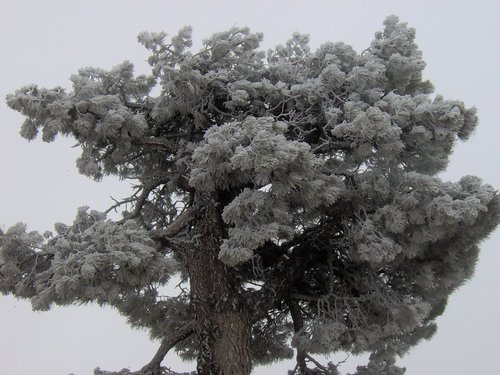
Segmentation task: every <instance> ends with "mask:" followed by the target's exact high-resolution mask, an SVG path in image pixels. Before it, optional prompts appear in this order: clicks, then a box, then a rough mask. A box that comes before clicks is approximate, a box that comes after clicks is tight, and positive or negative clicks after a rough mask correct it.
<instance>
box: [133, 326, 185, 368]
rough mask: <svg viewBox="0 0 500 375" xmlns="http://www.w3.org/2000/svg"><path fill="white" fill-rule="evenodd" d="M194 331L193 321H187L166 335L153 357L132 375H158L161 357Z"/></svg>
mask: <svg viewBox="0 0 500 375" xmlns="http://www.w3.org/2000/svg"><path fill="white" fill-rule="evenodd" d="M193 333H194V325H193V323H189V324H188V325H186V326H185V327H184V328H182V329H181V330H180V331H178V332H176V333H175V334H174V335H173V336H170V337H166V338H164V339H163V340H162V342H161V345H160V347H159V348H158V351H157V352H156V354H155V355H154V357H153V359H151V361H150V362H149V363H148V364H147V365H146V366H144V367H143V368H141V369H140V370H139V371H136V372H135V373H133V374H134V375H160V364H161V361H163V358H165V356H166V355H167V353H168V352H169V350H170V349H172V348H173V347H174V346H175V345H177V344H178V343H179V342H181V341H183V340H185V339H187V338H188V337H189V336H191V335H192V334H193Z"/></svg>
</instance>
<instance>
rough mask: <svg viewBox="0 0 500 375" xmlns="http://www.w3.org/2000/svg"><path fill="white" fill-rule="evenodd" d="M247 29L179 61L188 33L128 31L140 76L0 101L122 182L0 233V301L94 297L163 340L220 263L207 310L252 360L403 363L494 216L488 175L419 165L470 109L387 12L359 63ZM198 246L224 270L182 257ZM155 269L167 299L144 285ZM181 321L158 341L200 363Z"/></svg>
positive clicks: (462, 134)
mask: <svg viewBox="0 0 500 375" xmlns="http://www.w3.org/2000/svg"><path fill="white" fill-rule="evenodd" d="M262 38H263V36H262V35H261V34H254V33H251V32H250V31H249V30H248V29H247V28H232V29H230V30H229V31H227V32H222V33H218V34H215V35H213V36H212V37H210V38H208V39H206V40H205V41H204V45H203V47H202V49H201V50H200V51H199V52H197V53H193V52H192V51H191V50H190V47H191V45H192V41H191V29H190V28H184V29H182V30H181V31H180V32H179V33H178V34H177V35H175V36H173V37H172V38H170V39H168V37H167V35H166V34H165V33H148V32H145V33H142V34H141V35H140V36H139V38H138V39H139V42H140V43H141V44H143V45H144V46H145V47H146V48H147V49H148V50H149V51H150V57H149V60H148V61H149V63H150V65H151V74H150V75H140V76H135V75H134V73H133V66H132V64H131V63H130V62H124V63H122V64H120V65H118V66H116V67H115V68H113V69H112V70H110V71H105V70H102V69H96V68H85V69H82V70H80V71H79V72H78V74H76V75H74V76H72V77H71V81H72V83H73V89H72V91H70V92H66V91H65V90H64V89H62V88H59V87H56V88H54V89H45V88H39V87H37V86H36V85H30V86H26V87H24V88H22V89H20V90H18V91H17V92H16V93H14V94H12V95H9V96H8V97H7V103H8V105H9V106H10V107H11V108H13V109H15V110H17V111H19V112H21V113H22V114H23V115H25V116H26V121H25V122H24V123H23V125H22V127H21V135H22V136H23V137H24V138H26V139H28V140H32V139H34V138H36V137H37V135H38V133H39V131H41V133H42V139H43V141H46V142H51V141H53V140H54V139H55V138H56V136H57V135H58V134H62V135H64V136H71V137H73V138H75V139H76V140H77V142H78V144H79V145H80V146H81V149H82V154H81V156H80V158H79V159H78V160H77V167H78V170H79V171H80V172H81V173H82V174H84V175H87V176H89V177H91V178H94V179H97V180H99V179H100V178H102V177H103V176H104V175H107V174H113V175H117V176H119V177H120V178H122V179H130V180H133V181H134V184H135V186H136V190H135V192H134V194H133V195H132V196H131V197H129V198H127V199H124V200H123V201H122V202H117V204H116V205H115V206H113V207H112V209H116V210H120V209H122V211H123V215H124V218H123V220H120V221H118V222H113V221H110V220H106V218H105V215H104V214H101V213H97V212H94V211H90V212H89V211H88V210H87V209H80V210H79V211H78V215H77V219H76V220H75V222H74V223H73V225H71V226H65V225H62V224H57V225H56V234H55V235H53V234H51V233H46V234H45V235H40V234H39V233H36V232H28V231H27V229H26V227H25V226H24V225H22V224H17V225H15V226H13V227H12V228H10V229H8V230H7V231H6V232H5V233H2V234H1V243H0V290H1V292H2V293H11V294H14V295H16V296H19V297H23V298H28V299H30V300H31V301H32V303H33V306H34V308H35V309H48V308H50V306H51V304H54V303H56V304H70V303H86V302H92V301H95V302H98V303H101V304H110V305H112V306H115V307H116V308H117V309H118V311H120V312H121V313H122V314H124V315H125V316H127V318H128V319H129V321H130V323H131V324H132V325H133V326H136V327H145V328H148V329H149V330H150V332H151V334H152V336H153V337H157V338H165V339H168V338H169V337H170V336H169V335H171V333H172V332H173V331H179V330H181V331H182V329H183V327H185V325H186V324H188V323H189V322H190V321H191V320H193V319H195V321H196V319H199V316H198V315H197V314H193V311H197V309H198V307H197V306H199V304H200V303H201V302H200V301H201V300H203V301H210V298H212V297H211V296H204V297H203V298H205V299H203V298H201V297H200V295H199V293H201V291H202V290H205V289H203V285H201V287H200V284H197V282H196V281H195V282H194V283H193V281H192V280H193V278H195V276H199V273H204V272H208V273H210V272H220V274H217V277H220V280H222V281H224V282H226V281H227V283H228V284H229V285H230V288H229V289H227V290H228V293H230V295H227V296H223V297H224V298H222V300H221V301H215V302H213V303H212V302H210V303H212V304H211V305H210V304H208V305H207V306H212V305H213V308H214V309H215V310H214V311H217V312H220V313H221V314H222V312H227V311H231V314H235V312H236V311H237V312H238V313H242V314H245V319H246V320H245V321H246V322H247V324H248V325H249V327H247V328H248V331H249V332H251V334H249V335H248V337H249V338H248V341H249V342H250V347H251V350H249V351H250V352H251V355H252V361H253V363H270V362H273V361H276V360H280V359H283V358H288V357H290V356H291V355H292V347H293V348H295V350H296V351H297V362H298V363H297V367H296V369H295V370H293V373H296V374H306V373H313V372H307V371H308V370H307V368H306V367H307V363H309V364H310V363H313V364H314V365H315V366H316V370H314V371H317V372H314V373H319V374H338V373H339V372H338V369H337V366H335V365H333V364H329V365H327V366H321V365H320V364H319V363H317V362H316V361H314V360H313V359H312V357H310V353H324V354H326V353H332V352H336V351H347V352H352V353H363V352H369V353H372V354H371V359H370V363H369V364H368V365H367V366H360V367H359V368H358V371H357V373H356V374H357V375H368V374H370V375H371V374H387V375H388V374H393V375H399V374H402V373H403V372H404V370H402V369H400V368H398V367H397V366H396V365H395V362H394V358H395V356H396V355H401V354H403V353H405V352H406V351H407V350H409V349H410V348H411V347H412V346H414V345H416V344H417V343H418V342H419V341H420V340H422V339H427V338H429V337H431V335H432V334H433V332H434V331H435V323H434V320H435V318H436V317H437V316H439V315H440V314H441V313H442V312H443V311H444V308H445V305H446V301H447V298H448V296H449V295H450V293H451V292H453V291H454V290H455V289H456V288H457V287H458V286H460V285H461V284H462V283H463V282H464V281H466V280H467V279H468V278H469V277H471V275H472V274H473V272H474V264H475V261H476V260H477V257H478V252H479V247H478V244H479V242H480V241H481V240H482V239H484V238H485V237H486V236H487V235H488V234H489V233H490V232H491V231H492V230H493V229H494V228H495V227H496V225H497V224H498V222H499V220H500V200H499V198H498V195H497V194H496V191H495V190H494V189H493V188H492V187H491V186H489V185H487V184H483V183H482V182H481V180H480V179H479V178H476V177H471V176H467V177H464V178H462V179H461V180H460V181H459V182H457V183H448V182H442V181H441V180H440V179H439V178H438V177H437V176H436V175H437V173H439V172H441V171H443V170H444V169H445V167H446V165H447V163H448V158H449V155H450V153H451V152H452V150H453V146H454V144H455V142H456V141H457V139H461V140H467V139H468V137H469V136H470V135H471V133H472V132H473V131H474V128H475V126H476V124H477V117H476V112H475V109H474V108H468V107H466V106H465V105H464V103H462V102H460V101H455V100H446V99H444V98H443V97H441V96H433V95H432V92H433V87H432V84H431V83H430V82H428V81H423V79H422V71H423V69H424V67H425V63H424V62H423V60H422V53H421V52H420V50H419V49H418V47H417V45H416V44H415V30H414V29H412V28H410V27H408V26H407V25H406V24H405V23H400V22H399V21H398V19H397V18H396V17H394V16H391V17H388V18H387V19H386V21H385V28H384V30H383V31H382V32H379V33H377V34H376V35H375V40H374V41H373V42H372V44H371V45H370V46H369V47H368V48H367V49H366V50H365V51H364V52H363V53H361V54H358V53H357V52H356V51H354V50H353V49H352V48H351V47H350V46H348V45H346V44H344V43H341V42H339V43H332V42H327V43H325V44H323V45H322V46H320V47H319V48H318V49H317V50H316V51H311V49H310V48H309V46H308V40H309V38H308V37H307V36H306V35H301V34H294V35H293V36H292V38H291V39H290V40H289V41H288V42H286V43H285V44H284V45H280V46H277V47H276V48H274V49H272V50H269V51H267V53H265V52H263V51H261V50H259V44H260V42H261V40H262ZM154 87H157V88H159V91H160V93H159V95H158V96H152V95H151V91H152V89H153V88H154ZM207 202H208V203H211V204H212V206H213V207H216V215H215V216H213V214H211V215H212V216H211V217H210V218H209V217H208V216H204V215H208V214H206V213H207V212H209V211H210V210H208V209H207V208H206V207H208V206H209V205H208V203H207ZM210 212H212V211H210ZM200 228H201V229H200ZM207 228H208V229H207ZM200 233H205V235H206V236H208V235H210V236H215V239H214V241H212V242H210V241H208V240H211V239H208V240H207V239H204V238H200V236H201V234H200ZM206 240H207V241H208V242H207V241H206ZM204 243H209V245H207V246H204V245H203V244H204ZM213 243H215V244H217V248H216V254H215V257H214V258H215V259H217V258H218V260H217V262H223V264H224V267H222V268H217V267H216V268H214V269H206V270H205V269H203V268H199V267H203V266H204V265H205V266H206V267H208V266H209V263H206V264H202V263H200V264H198V263H197V261H196V259H197V258H199V259H204V260H210V259H211V258H205V252H208V251H209V250H210V249H211V247H210V246H212V244H213ZM212 266H213V264H212ZM196 267H198V268H196ZM217 270H223V271H217ZM193 272H197V273H198V274H193ZM174 274H177V275H178V276H179V277H180V279H181V284H180V285H181V292H180V295H179V296H160V295H159V293H160V292H159V289H158V288H159V287H160V286H162V285H164V284H165V283H166V282H167V281H168V280H169V278H170V277H171V276H172V275H174ZM212 276H213V275H212ZM212 276H211V277H212ZM222 281H221V283H222ZM188 282H191V287H194V288H199V290H198V289H197V290H196V292H192V291H190V290H189V287H188V286H187V285H186V284H187V283H188ZM219 286H220V285H219V283H215V284H214V285H213V288H214V290H215V288H218V287H219ZM199 298H201V300H200V299H199ZM210 324H212V323H210ZM218 324H219V323H218ZM197 327H198V328H196V329H198V331H197V336H196V337H195V338H193V337H189V335H187V334H181V335H179V336H175V337H180V339H179V340H178V341H177V342H175V345H177V350H178V351H179V353H180V354H181V355H183V356H184V357H186V358H192V357H193V356H196V355H198V356H199V358H201V357H200V356H203V355H208V354H206V353H207V350H206V345H207V344H206V342H202V343H200V342H197V341H196V340H198V339H199V338H200V337H202V336H203V335H202V333H200V332H199V330H200V329H201V328H199V327H201V326H200V325H199V326H197ZM182 332H190V331H189V330H185V331H182ZM203 337H205V336H203ZM221 337H224V334H221ZM245 337H246V336H245ZM167 341H168V340H167ZM168 342H170V341H168ZM290 343H291V344H290ZM200 345H201V346H200ZM204 345H205V346H204ZM200 348H202V349H200ZM155 358H156V357H155ZM203 358H205V357H203ZM207 358H208V357H207ZM210 358H212V357H210ZM205 359H206V358H205ZM205 359H204V360H205ZM155 363H156V362H155ZM199 363H201V362H199ZM157 365H158V366H159V363H157ZM200 366H201V365H200ZM200 368H201V367H200ZM311 371H312V370H311Z"/></svg>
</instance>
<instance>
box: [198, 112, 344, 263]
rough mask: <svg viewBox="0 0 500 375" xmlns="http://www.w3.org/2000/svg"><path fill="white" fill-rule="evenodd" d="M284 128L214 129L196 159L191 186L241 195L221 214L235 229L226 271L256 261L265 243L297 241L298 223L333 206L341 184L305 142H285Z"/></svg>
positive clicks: (264, 122) (225, 254)
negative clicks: (237, 265)
mask: <svg viewBox="0 0 500 375" xmlns="http://www.w3.org/2000/svg"><path fill="white" fill-rule="evenodd" d="M286 129H287V127H286V124H284V123H282V122H276V121H274V120H273V119H272V118H270V117H264V118H254V117H248V118H246V119H245V120H244V121H243V122H241V123H239V122H236V123H231V124H226V125H222V126H219V127H212V128H211V129H209V130H208V131H207V132H206V133H205V137H204V138H205V142H204V143H202V145H201V146H200V147H198V148H197V149H195V151H194V153H193V162H194V168H193V170H192V172H191V179H190V184H191V185H193V186H194V187H195V188H196V189H198V190H202V191H214V190H217V189H219V190H230V189H242V188H243V191H242V192H241V193H240V194H239V195H237V196H236V197H235V198H234V199H233V200H232V202H231V203H229V204H228V205H227V206H226V207H225V208H224V212H223V214H222V218H223V219H224V221H225V222H226V223H227V224H229V225H231V227H230V228H229V238H228V239H226V240H224V242H223V244H222V246H221V251H220V254H219V257H220V259H221V260H223V261H224V262H225V263H226V264H228V265H236V264H239V263H242V262H245V261H247V260H249V259H251V258H252V256H253V251H254V250H255V249H257V248H259V247H260V246H262V245H263V244H264V243H265V242H267V241H271V240H274V241H280V240H286V239H291V238H293V235H294V233H295V228H294V227H295V225H296V223H297V221H299V220H302V221H304V222H307V221H312V220H314V219H316V218H317V215H318V214H317V213H315V212H314V211H313V210H314V209H317V208H318V207H320V206H330V205H332V204H333V203H334V202H335V201H336V200H337V199H338V197H339V196H340V195H341V193H342V191H343V183H342V181H341V180H340V179H339V178H338V177H336V176H334V175H330V174H328V173H327V169H326V166H325V163H324V161H323V160H321V159H320V158H318V157H316V156H315V155H314V154H313V153H312V152H311V150H310V146H309V145H308V144H307V143H305V142H298V141H290V140H288V139H287V138H286V137H285V134H284V133H285V131H286Z"/></svg>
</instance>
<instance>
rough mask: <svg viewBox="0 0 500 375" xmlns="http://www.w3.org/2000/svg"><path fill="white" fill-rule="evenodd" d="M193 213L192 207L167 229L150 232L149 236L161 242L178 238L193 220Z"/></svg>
mask: <svg viewBox="0 0 500 375" xmlns="http://www.w3.org/2000/svg"><path fill="white" fill-rule="evenodd" d="M192 212H193V208H192V207H188V208H186V209H185V210H184V212H183V213H182V214H180V215H179V216H178V217H177V219H175V220H174V222H173V223H172V224H170V225H169V226H168V227H167V228H165V229H157V230H152V231H150V232H149V234H150V236H151V238H152V239H154V240H157V241H161V240H165V239H168V238H172V237H174V236H176V235H177V234H179V233H180V232H181V231H182V230H183V229H184V228H185V227H186V225H187V224H188V222H189V221H190V219H191V216H192V215H191V214H192Z"/></svg>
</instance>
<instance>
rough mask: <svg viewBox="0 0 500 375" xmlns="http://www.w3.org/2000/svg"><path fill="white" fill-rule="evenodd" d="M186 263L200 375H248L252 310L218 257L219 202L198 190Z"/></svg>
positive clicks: (219, 240)
mask: <svg viewBox="0 0 500 375" xmlns="http://www.w3.org/2000/svg"><path fill="white" fill-rule="evenodd" d="M195 202H199V206H198V205H197V207H196V213H195V219H194V222H193V227H192V233H193V236H192V241H193V245H192V247H191V249H188V257H187V266H188V272H189V277H190V293H191V303H192V306H193V309H194V312H195V325H194V329H195V335H196V340H197V342H198V353H199V354H198V364H197V371H198V374H199V375H249V374H250V371H251V355H250V334H251V323H250V314H249V313H248V311H246V310H247V309H246V308H244V305H243V304H242V303H241V302H240V301H239V298H238V289H239V288H240V286H239V285H238V283H237V280H236V279H235V278H234V277H233V275H232V270H231V269H230V268H228V267H226V266H225V265H224V264H223V263H222V262H221V261H220V260H219V259H218V254H219V248H220V244H221V241H222V238H223V235H224V227H223V222H222V218H221V215H220V212H219V208H220V207H219V206H218V205H217V200H216V199H215V198H214V197H213V196H212V195H210V194H206V193H205V194H199V193H198V194H197V197H196V199H195Z"/></svg>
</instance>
